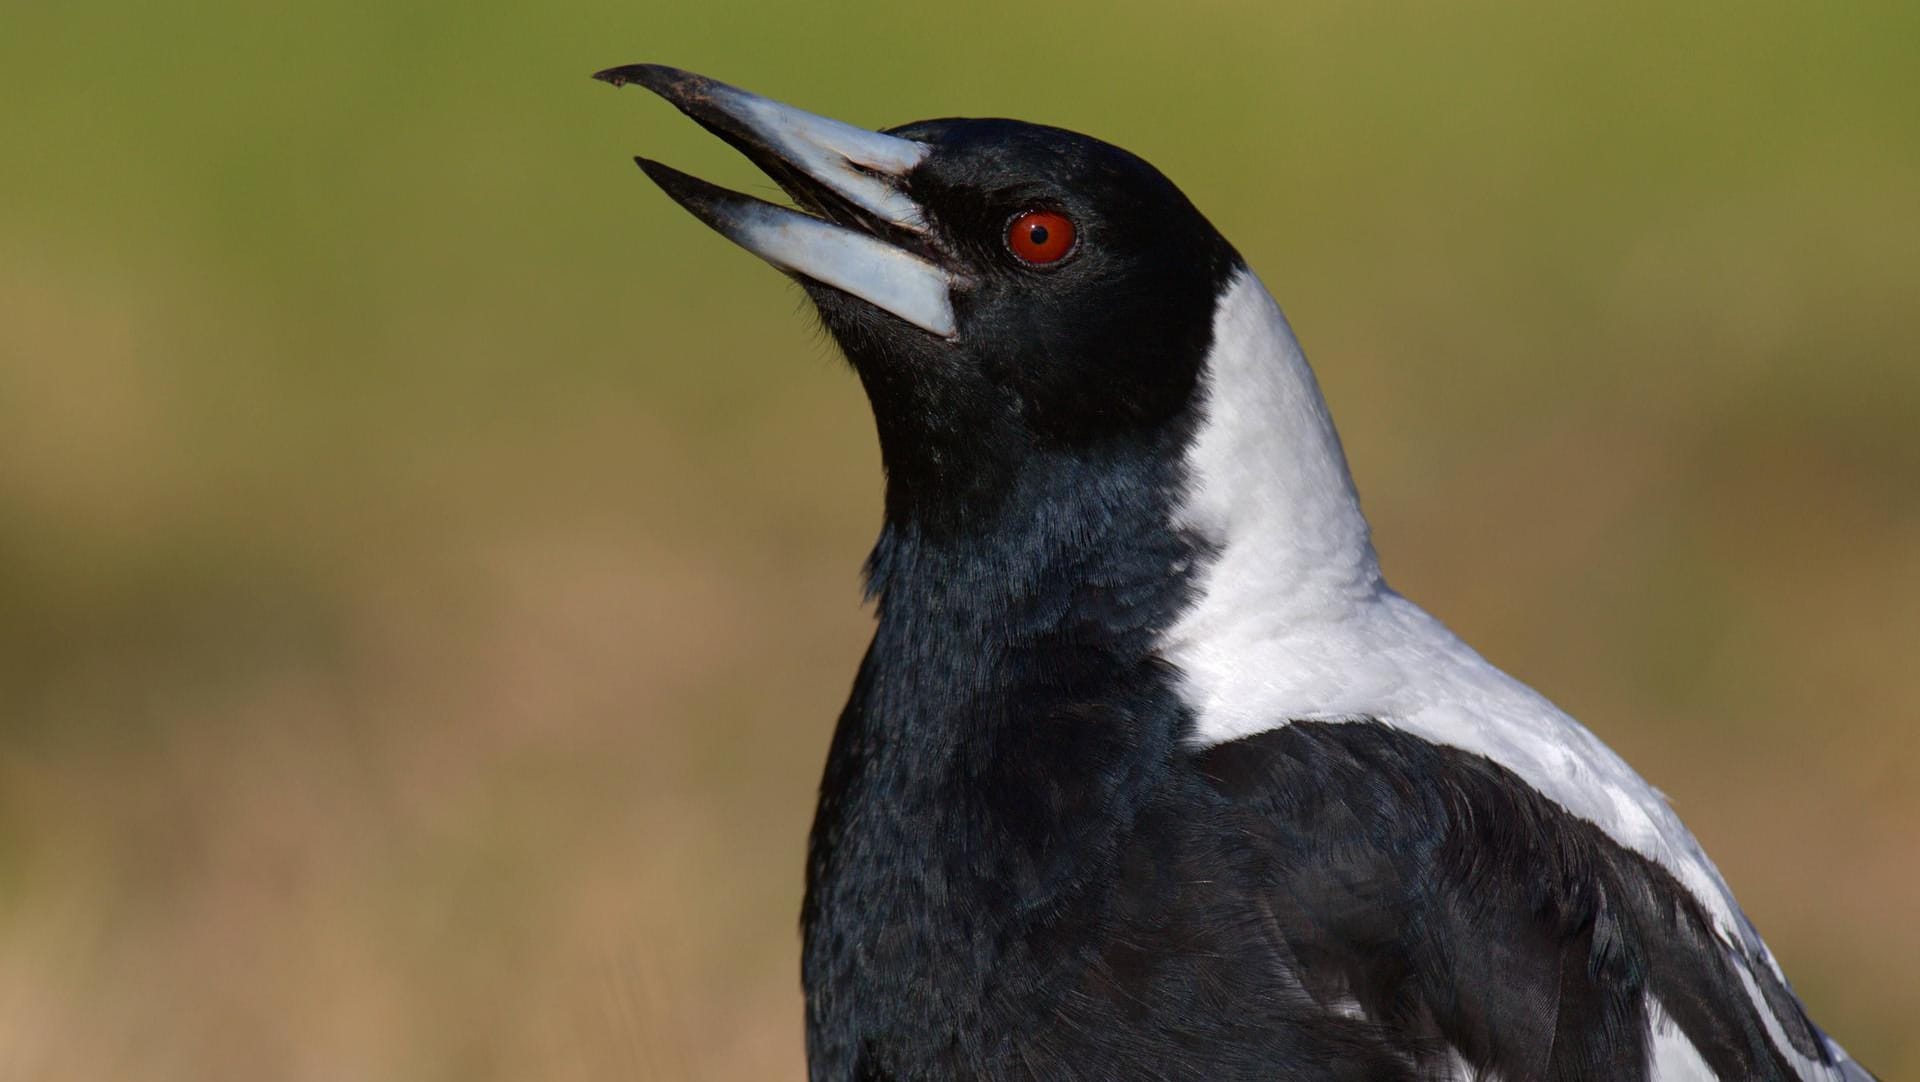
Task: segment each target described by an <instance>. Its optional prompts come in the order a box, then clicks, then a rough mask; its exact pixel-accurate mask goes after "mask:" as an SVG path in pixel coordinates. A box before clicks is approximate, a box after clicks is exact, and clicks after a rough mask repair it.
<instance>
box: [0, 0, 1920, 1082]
mask: <svg viewBox="0 0 1920 1082" xmlns="http://www.w3.org/2000/svg"><path fill="white" fill-rule="evenodd" d="M16 7H19V8H20V9H19V10H15V11H10V12H9V14H8V19H7V21H8V29H7V32H6V33H5V34H4V35H0V1077H4V1078H33V1079H99V1078H123V1077H140V1078H147V1079H168V1078H180V1079H195V1080H219V1079H243V1078H244V1079H251V1078H259V1077H274V1078H287V1079H301V1078H313V1079H323V1078H324V1079H335V1078H364V1079H395V1080H401V1079H406V1080H413V1079H453V1078H460V1079H488V1078H500V1079H509V1078H516V1079H517V1078H525V1077H543V1078H553V1079H570V1078H578V1079H606V1078H663V1079H664V1078H675V1079H678V1078H692V1079H736V1078H770V1077H797V1076H798V1075H799V1073H800V1069H799V1046H800V1029H799V1015H798V1009H797V1007H798V993H797V990H796V987H795V986H796V976H795V970H796V962H797V958H796V956H797V944H796V940H795V936H794V932H793V921H794V918H795V913H796V908H797V904H798V895H799V883H800V877H799V871H800V860H801V852H802V844H803V838H804V833H805V828H806V822H807V818H808V816H809V814H810V810H811V809H810V794H811V789H812V786H813V784H814V780H815V777H814V774H815V770H816V766H817V764H818V762H819V761H820V758H821V756H822V754H823V749H824V743H825V737H826V733H827V731H828V728H829V726H830V724H831V720H832V718H833V716H834V714H835V712H836V710H837V709H838V706H839V702H840V699H841V696H842V695H843V694H844V690H845V685H846V682H847V679H848V677H849V675H850V673H851V670H852V666H853V664H854V662H855V660H856V658H857V656H858V651H859V649H860V647H861V645H862V642H863V639H864V635H865V633H866V629H867V626H868V625H867V617H866V615H865V614H864V613H863V612H862V611H861V610H860V609H859V607H858V605H857V591H856V569H857V565H858V562H859V558H860V557H861V555H862V554H863V553H864V546H865V545H866V543H867V542H868V541H869V539H870V535H871V534H872V532H873V529H874V527H875V525H876V521H877V495H878V477H877V469H876V464H875V461H874V454H873V450H872V447H871V436H870V429H869V426H868V422H867V420H866V417H865V407H864V404H863V403H862V401H861V400H860V396H859V393H858V390H857V388H856V386H855V384H854V382H853V381H852V380H851V379H849V378H847V377H846V376H845V375H844V374H843V373H841V372H839V371H838V367H837V363H836V362H834V361H833V360H832V359H831V355H830V352H829V351H828V350H827V349H826V348H825V347H824V346H823V345H822V344H821V343H820V342H819V341H818V340H817V338H816V337H815V336H814V335H813V334H812V332H811V331H810V330H809V328H808V325H807V321H806V320H805V319H804V318H796V311H797V309H798V307H799V300H798V296H797V293H796V291H794V290H792V289H791V288H790V287H787V286H786V285H784V284H783V283H782V282H781V281H780V280H779V279H778V277H777V276H776V275H773V274H771V273H770V272H766V271H764V270H762V269H761V268H759V267H757V266H755V265H753V263H752V261H751V260H750V258H749V257H746V256H744V255H742V254H740V253H738V252H735V251H732V250H730V249H728V248H727V247H726V246H725V245H724V244H721V243H719V242H717V241H715V240H714V239H713V238H711V237H710V236H709V235H707V234H705V232H704V231H703V230H702V229H701V228H700V227H699V226H698V225H696V224H694V223H693V222H692V221H690V220H688V219H686V218H685V216H684V215H682V214H680V213H679V212H677V211H676V210H674V209H673V208H672V207H670V206H669V205H667V203H666V202H665V200H663V199H661V198H659V197H658V196H657V194H656V193H654V192H652V191H650V190H649V189H648V188H647V187H646V186H645V185H644V183H643V182H642V181H641V179H640V178H639V177H638V176H637V175H636V174H634V172H633V170H632V168H631V166H630V165H628V164H627V162H626V155H627V154H629V153H630V152H633V151H637V150H646V151H648V152H649V153H651V154H656V155H658V156H660V157H663V158H665V159H666V160H668V161H672V162H676V163H679V164H683V165H687V166H689V167H693V168H697V169H698V170H699V171H701V172H702V173H705V174H708V175H711V176H714V177H716V178H717V179H721V180H723V181H727V182H730V183H733V184H735V185H740V186H747V187H749V188H750V189H753V190H764V189H765V188H766V184H765V182H764V181H761V180H759V179H757V178H756V177H755V176H754V175H753V173H752V171H751V169H750V168H748V167H747V166H745V165H744V164H743V163H740V162H738V161H736V160H734V159H732V158H731V156H730V155H729V154H728V152H727V151H726V150H725V148H724V147H721V146H719V145H718V144H716V143H714V142H713V141H712V140H711V139H709V138H708V137H707V136H705V135H704V134H703V133H701V132H700V131H698V129H696V128H695V127H694V126H693V125H691V124H689V123H686V122H684V121H683V120H682V119H680V118H678V117H677V116H674V115H673V114H671V112H670V111H669V110H668V109H667V108H666V107H665V106H664V105H662V104H661V103H658V102H654V101H651V100H648V99H646V98H645V97H644V96H642V95H640V94H637V93H634V92H627V93H625V94H615V93H613V92H611V91H609V90H607V88H605V87H602V86H598V85H596V84H592V83H590V82H588V80H587V79H586V75H587V73H588V72H590V71H592V70H594V69H596V68H598V67H601V66H605V65H607V64H612V63H618V62H623V61H628V60H638V59H657V60H664V61H668V62H672V63H676V64H680V65H682V66H686V67H690V68H693V69H695V70H700V71H706V72H710V73H712V74H715V75H718V76H720V77H722V78H727V79H731V80H734V81H737V82H740V83H743V84H745V85H747V86H750V87H753V88H756V89H760V90H764V91H767V92H769V93H773V94H775V95H777V96H780V97H783V98H787V99H789V100H792V101H796V102H798V103H801V104H803V105H806V106H808V107H810V108H815V109H819V110H821V111H824V112H828V113H831V114H833V115H837V116H842V117H845V118H848V119H851V120H855V121H859V122H864V123H869V124H874V125H881V124H888V123H897V122H901V121H905V120H909V119H914V118H917V117H921V116H927V115H942V114H951V113H959V114H1004V115H1016V116H1021V117H1024V118H1028V119H1034V120H1041V121H1048V122H1052V123H1058V124H1063V125H1066V126H1068V127H1074V128H1078V129H1082V130H1086V131H1089V132H1092V133H1095V134H1098V135H1101V136H1103V137H1106V138H1109V139H1111V140H1113V141H1115V142H1118V143H1121V144H1122V145H1125V146H1128V147H1130V148H1132V149H1134V150H1137V151H1139V152H1140V153H1142V154H1144V155H1145V156H1147V157H1148V158H1149V159H1151V160H1153V161H1155V162H1156V163H1158V164H1160V165H1161V166H1162V167H1163V168H1165V169H1166V170H1167V171H1168V172H1169V173H1170V175H1172V176H1173V177H1174V178H1175V179H1176V181H1178V182H1179V183H1181V184H1182V186H1183V187H1185V188H1186V190H1187V191H1188V192H1189V193H1190V194H1191V195H1192V196H1193V197H1194V198H1195V200H1196V201H1197V202H1199V203H1200V205H1201V206H1202V207H1203V208H1205V209H1206V210H1207V211H1208V212H1209V214H1211V215H1212V216H1213V217H1214V219H1215V220H1216V222H1218V224H1219V225H1220V226H1221V227H1222V229H1223V231H1225V232H1226V233H1227V234H1228V235H1229V236H1230V237H1232V238H1233V239H1234V240H1235V242H1236V243H1237V244H1238V245H1239V246H1240V248H1241V249H1242V251H1243V252H1245V253H1246V255H1247V256H1248V257H1249V259H1250V260H1251V261H1252V262H1253V263H1254V264H1255V265H1256V266H1257V267H1258V268H1259V269H1260V271H1261V272H1262V274H1263V276H1264V277H1265V278H1266V279H1267V281H1268V283H1269V284H1270V285H1271V286H1272V287H1273V288H1274V289H1275V291H1276V292H1277V293H1278V294H1279V295H1280V296H1281V299H1282V301H1283V302H1284V303H1285V304H1286V305H1287V306H1288V308H1289V310H1290V312H1291V314H1292V316H1293V319H1294V322H1295V323H1296V325H1297V326H1298V327H1299V328H1300V330H1301V331H1302V333H1303V336H1304V337H1305V339H1306V340H1307V344H1308V347H1309V350H1310V352H1311V353H1312V355H1313V356H1314V357H1315V358H1316V360H1317V362H1318V364H1319V367H1320V370H1321V373H1322V376H1323V379H1324V381H1325V383H1326V385H1327V390H1328V393H1329V396H1330V397H1331V398H1332V400H1333V402H1334V405H1335V408H1336V411H1337V413H1338V414H1339V416H1340V417H1341V419H1342V421H1343V431H1344V433H1345V435H1346V438H1347V440H1348V444H1349V449H1350V451H1351V452H1352V455H1353V458H1354V460H1355V463H1354V464H1355V469H1356V473H1357V474H1358V475H1359V477H1360V480H1361V484H1362V488H1363V490H1364V491H1365V492H1366V494H1367V498H1368V507H1369V510H1370V511H1371V513H1372V514H1373V516H1374V519H1375V522H1376V526H1377V527H1378V540H1379V543H1380V547H1381V549H1382V552H1383V556H1384V559H1385V560H1386V563H1387V565H1388V570H1389V573H1390V574H1391V575H1392V576H1393V577H1394V578H1395V580H1396V582H1397V583H1398V584H1399V585H1400V587H1401V588H1402V589H1403V590H1405V591H1406V592H1408V593H1410V594H1412V595H1413V596H1415V597H1417V598H1419V599H1421V600H1423V601H1424V602H1425V603H1427V604H1428V605H1429V607H1431V608H1433V609H1435V610H1436V611H1437V612H1438V613H1439V614H1441V615H1442V616H1443V617H1444V618H1446V619H1448V620H1449V621H1450V622H1452V623H1453V624H1454V625H1455V626H1456V627H1457V628H1459V629H1460V630H1461V631H1462V632H1463V633H1465V634H1466V635H1467V636H1468V637H1469V638H1470V639H1471V640H1473V641H1475V642H1476V643H1477V644H1479V645H1480V646H1481V647H1482V648H1483V649H1484V650H1485V652H1487V653H1488V654H1489V655H1490V656H1492V657H1493V658H1495V659H1496V660H1497V661H1500V662H1502V663H1504V664H1506V665H1508V666H1509V667H1511V668H1513V669H1514V670H1516V671H1517V672H1518V673H1519V674H1520V675H1522V676H1523V677H1525V678H1527V679H1529V680H1531V681H1533V682H1535V683H1537V684H1538V685H1539V686H1541V687H1542V688H1543V689H1545V690H1547V691H1548V692H1549V693H1550V694H1551V695H1553V696H1554V697H1555V698H1557V699H1558V700H1560V701H1561V702H1562V703H1563V704H1565V705H1567V706H1568V707H1570V708H1571V709H1573V710H1574V712H1575V713H1576V714H1578V715H1579V716H1581V717H1583V718H1584V719H1586V720H1587V721H1588V722H1589V723H1590V724H1591V725H1593V726H1594V727H1595V728H1596V729H1598V730H1599V731H1600V732H1601V733H1602V735H1604V736H1605V737H1606V738H1607V739H1609V740H1610V741H1612V742H1613V743H1614V744H1615V745H1616V746H1617V747H1618V748H1620V750H1621V751H1622V752H1623V753H1625V754H1626V755H1627V756H1628V758H1629V759H1631V760H1633V761H1634V762H1635V763H1637V764H1638V765H1639V766H1640V767H1641V768H1642V770H1643V771H1644V772H1645V773H1647V774H1648V775H1649V777H1651V778H1652V779H1653V781H1654V782H1655V783H1656V784H1658V785H1660V786H1662V787H1663V788H1664V789H1665V790H1666V791H1667V792H1668V793H1670V794H1671V795H1672V797H1673V798H1674V800H1675V802H1676V803H1677V805H1678V806H1679V808H1680V810H1681V812H1682V814H1683V815H1685V816H1686V818H1687V819H1688V821H1689V822H1690V823H1691V824H1692V826H1693V827H1694V829H1695V830H1696V831H1697V832H1698V833H1699V834H1700V835H1701V836H1702V838H1703V840H1704V841H1705V842H1706V844H1707V847H1708V849H1709V850H1710V851H1711V852H1713V853H1714V854H1715V855H1716V857H1717V859H1718V860H1719V862H1720V864H1721V866H1722V868H1723V870H1725V872H1726V873H1727V875H1728V876H1729V878H1730V879H1731V880H1732V881H1733V883H1734V884H1735V887H1736V889H1737V890H1738V891H1739V893H1740V896H1741V898H1742V900H1743V901H1744V903H1745V905H1746V907H1747V909H1748V910H1749V912H1750V913H1751V914H1752V916H1753V917H1754V919H1755V920H1756V922H1757V923H1758V924H1759V925H1760V927H1761V928H1762V930H1763V931H1765V932H1766V933H1767V935H1768V937H1769V939H1770V941H1771V942H1772V943H1773V945H1774V947H1775V948H1776V950H1777V951H1778V952H1779V953H1780V955H1781V956H1782V958H1783V960H1784V962H1785V964H1786V967H1787V969H1788V972H1789V973H1790V975H1791V976H1792V977H1793V978H1794V980H1795V981H1796V983H1797V985H1798V986H1799V988H1800V990H1801V991H1802V993H1803V994H1804V995H1805V996H1806V998H1807V999H1808V1000H1809V1002H1810V1003H1811V1005H1812V1007H1813V1009H1814V1011H1815V1014H1816V1016H1817V1017H1818V1018H1819V1019H1820V1021H1821V1022H1822V1023H1823V1024H1824V1025H1826V1026H1827V1027H1828V1028H1830V1029H1831V1030H1833V1031H1834V1032H1835V1033H1836V1034H1837V1035H1839V1036H1840V1037H1841V1038H1842V1039H1844V1040H1845V1041H1846V1043H1847V1044H1848V1045H1849V1047H1850V1048H1852V1050H1853V1051H1854V1052H1855V1053H1856V1054H1857V1055H1859V1056H1860V1057H1861V1058H1863V1059H1865V1060H1866V1061H1867V1062H1868V1063H1870V1064H1871V1065H1873V1066H1874V1067H1875V1068H1876V1069H1877V1070H1879V1071H1880V1072H1881V1073H1882V1074H1883V1075H1884V1076H1886V1077H1889V1078H1898V1077H1904V1076H1907V1075H1910V1074H1913V1073H1915V1072H1916V1071H1920V1037H1916V1035H1915V1033H1914V1030H1913V1027H1912V1026H1911V1024H1910V1019H1911V1018H1912V1017H1914V1016H1915V1014H1916V1012H1920V987H1917V986H1916V982H1915V981H1914V980H1913V978H1912V974H1913V973H1914V972H1915V971H1916V969H1920V931H1916V928H1920V925H1916V924H1915V923H1914V921H1913V920H1912V916H1913V914H1914V913H1915V912H1920V868H1916V866H1915V863H1914V860H1913V853H1914V844H1915V834H1916V829H1915V827H1916V823H1920V795H1916V784H1915V783H1916V782H1917V781H1920V769H1917V768H1916V766H1915V761H1916V752H1920V746H1917V745H1920V736H1916V732H1920V727H1917V726H1916V722H1920V676H1917V675H1916V669H1915V666H1914V663H1913V659H1912V651H1913V648H1914V646H1915V645H1916V644H1917V643H1920V441H1916V440H1915V439H1914V436H1913V429H1914V425H1915V423H1916V422H1917V421H1920V364H1916V360H1920V358H1916V349H1915V345H1914V329H1915V324H1914V313H1915V311H1916V301H1920V206H1917V205H1916V202H1915V198H1914V193H1915V192H1916V191H1920V91H1916V89H1915V85H1916V84H1914V82H1913V80H1912V74H1911V71H1910V67H1911V58H1912V57H1913V56H1914V55H1915V52H1916V44H1920V9H1915V8H1914V7H1913V6H1912V5H1907V4H1899V3H1892V2H1886V3H1877V4H1851V5H1832V6H1812V5H1805V6H1802V5H1739V6H1736V5H1732V4H1709V5H1696V6H1692V7H1684V8H1680V9H1675V8H1671V7H1669V6H1665V5H1654V4H1648V3H1636V4H1629V5H1621V6H1613V7H1609V8H1608V9H1606V10H1604V11H1601V10H1586V11H1575V10H1562V9H1558V8H1554V7H1546V8H1539V7H1534V6H1527V5H1519V4H1511V3H1505V4H1492V3H1469V4H1460V5H1450V6H1445V7H1442V6H1439V5H1419V6H1411V5H1408V6H1402V5H1385V4H1370V3H1361V4H1336V3H1331V2H1325V0H1316V2H1310V3H1304V4H1297V5H1289V6H1287V7H1286V8H1285V9H1274V8H1270V7H1268V6H1266V5H1255V4H1228V3H1214V4H1204V5H1200V6H1199V7H1197V8H1191V9H1185V10H1176V9H1174V8H1172V7H1169V6H1165V5H1153V6H1147V5H1126V6H1120V7H1111V6H1107V5H1101V4H1094V3H1091V2H1079V3H1070V4H1065V5H1060V6H1058V7H1055V8H1053V9H1052V10H1050V11H1048V12H1044V13H1036V12H1034V11H1033V10H1032V9H1030V8H1029V7H1027V6H1026V5H1014V4H1011V3H999V4H993V5H986V6H982V7H978V8H975V9H972V10H969V11H967V12H965V13H964V15H962V14H960V13H956V12H954V11H951V10H942V9H927V10H918V9H911V10H910V9H905V8H897V7H894V6H889V5H879V4H833V5H827V6H825V7H822V6H819V5H814V6H812V7H810V8H806V9H800V8H791V9H777V8H772V7H767V8H764V9H757V8H753V7H745V6H738V5H727V4H707V5H696V6H689V7H684V8H674V9H667V8H664V7H660V6H654V7H651V8H643V7H637V6H631V5H612V4H583V5H578V6H576V8H575V9H573V10H571V11H567V12H564V13H554V14H545V15H542V14H539V13H536V12H535V11H533V10H531V9H524V8H516V7H514V6H512V5H506V4H500V3H494V2H483V3H478V4H468V5H459V6H456V5H452V4H433V3H424V2H416V3H401V4H390V5H374V4H366V3H360V4H347V5H339V6H335V7H330V8H321V7H312V6H296V5H269V6H266V7H260V6H257V5H253V6H250V5H242V4H239V3H235V2H233V0H206V2H201V3H195V4H190V5H187V6H185V7H171V8H169V7H156V6H151V5H148V6H142V5H134V4H127V3H110V4H91V5H88V4H82V5H66V6H56V5H30V6H24V7H21V6H18V5H16ZM747 674H751V676H748V675H747Z"/></svg>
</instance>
